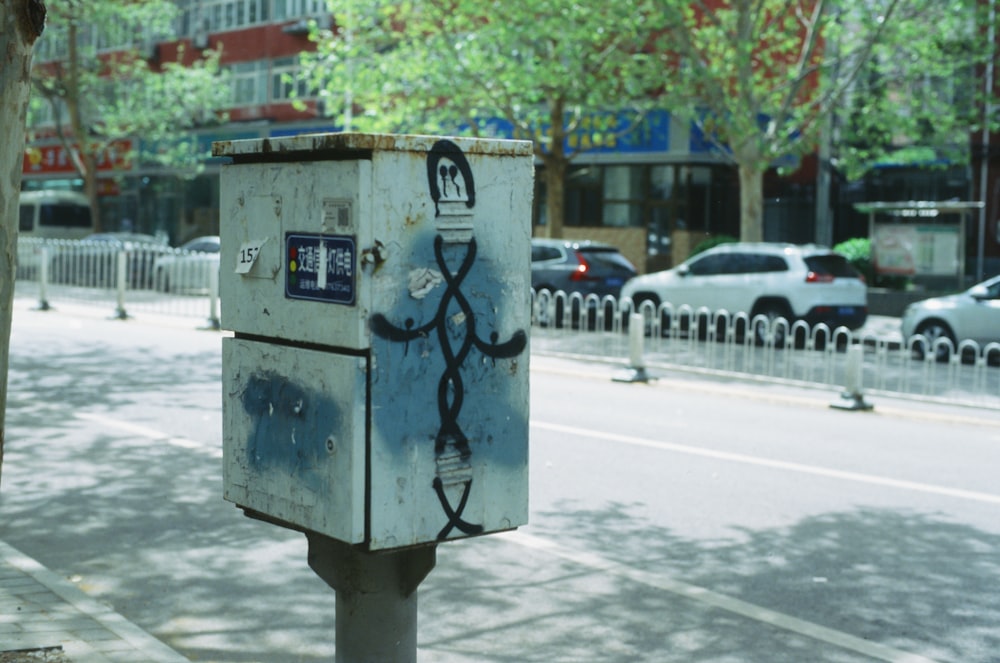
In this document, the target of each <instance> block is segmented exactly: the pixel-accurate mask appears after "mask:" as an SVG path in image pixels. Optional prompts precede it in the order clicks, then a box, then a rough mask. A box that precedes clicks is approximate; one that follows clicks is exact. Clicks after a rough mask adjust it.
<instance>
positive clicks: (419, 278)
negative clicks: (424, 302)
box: [410, 267, 444, 299]
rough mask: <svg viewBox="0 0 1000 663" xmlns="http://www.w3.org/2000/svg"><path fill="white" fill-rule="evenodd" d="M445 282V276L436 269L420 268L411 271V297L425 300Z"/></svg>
mask: <svg viewBox="0 0 1000 663" xmlns="http://www.w3.org/2000/svg"><path fill="white" fill-rule="evenodd" d="M443 282H444V276H442V275H441V272H439V271H438V270H436V269H431V268H430V267H420V268H418V269H414V270H411V271H410V297H413V298H414V299H423V298H424V297H426V296H427V295H429V294H430V293H431V291H432V290H434V288H436V287H437V286H438V285H440V284H441V283H443Z"/></svg>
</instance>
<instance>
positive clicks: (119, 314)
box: [115, 251, 128, 320]
mask: <svg viewBox="0 0 1000 663" xmlns="http://www.w3.org/2000/svg"><path fill="white" fill-rule="evenodd" d="M127 266H128V253H127V252H126V251H119V252H118V256H117V261H116V267H117V268H118V270H117V274H116V278H115V286H116V289H117V291H118V296H117V301H118V308H117V310H115V317H116V318H118V319H119V320H124V319H125V318H127V317H128V312H127V311H126V310H125V279H126V277H127V276H128V269H127Z"/></svg>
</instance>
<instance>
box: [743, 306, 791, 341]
mask: <svg viewBox="0 0 1000 663" xmlns="http://www.w3.org/2000/svg"><path fill="white" fill-rule="evenodd" d="M751 318H752V320H753V333H754V339H755V340H756V341H757V344H758V345H765V344H767V343H773V344H774V347H776V348H783V347H785V336H786V335H787V334H788V326H787V325H783V324H779V323H778V320H779V319H784V320H786V321H788V322H790V321H791V320H790V316H789V314H788V309H787V307H785V306H782V305H781V304H763V305H762V306H760V307H759V308H758V309H756V310H755V311H754V312H753V315H752V316H751Z"/></svg>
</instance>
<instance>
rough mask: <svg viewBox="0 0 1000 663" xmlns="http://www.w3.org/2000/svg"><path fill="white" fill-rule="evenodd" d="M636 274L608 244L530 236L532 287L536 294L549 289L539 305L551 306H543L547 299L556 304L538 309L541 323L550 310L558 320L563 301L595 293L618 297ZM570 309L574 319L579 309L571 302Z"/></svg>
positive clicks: (546, 319) (581, 298) (626, 260)
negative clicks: (576, 294) (571, 307)
mask: <svg viewBox="0 0 1000 663" xmlns="http://www.w3.org/2000/svg"><path fill="white" fill-rule="evenodd" d="M635 275H636V269H635V267H634V266H633V265H632V263H631V262H629V260H628V258H626V257H625V256H623V255H622V254H621V251H619V250H618V249H617V248H615V247H614V246H611V245H610V244H603V243H601V242H591V241H576V240H569V239H533V240H531V287H532V289H533V290H534V291H535V294H536V297H539V296H540V294H541V293H542V291H547V292H548V293H549V295H548V296H546V295H541V299H540V300H539V303H540V304H542V305H543V306H541V308H542V309H551V308H552V307H549V306H546V304H547V303H549V302H551V303H553V304H554V308H555V310H554V311H552V310H540V311H539V315H538V317H539V322H540V323H541V324H547V323H548V320H549V318H550V317H551V316H552V315H553V314H554V315H555V318H556V321H557V322H560V321H562V317H563V310H564V306H565V302H569V301H585V300H586V298H587V297H588V296H589V295H597V297H599V298H600V299H602V300H603V299H604V297H605V296H608V295H610V296H612V297H614V298H615V299H617V298H618V295H619V293H620V292H621V289H622V286H623V285H625V282H626V281H628V280H629V279H631V278H632V277H634V276H635ZM559 293H564V294H559ZM575 293H579V295H578V296H575ZM546 297H548V299H546ZM590 308H591V309H593V308H595V307H593V306H591V307H590ZM571 311H572V317H573V320H574V321H576V319H577V316H578V315H579V310H577V307H576V306H574V307H573V309H571ZM592 313H593V311H592Z"/></svg>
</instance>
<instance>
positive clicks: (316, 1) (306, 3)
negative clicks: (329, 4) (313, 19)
mask: <svg viewBox="0 0 1000 663" xmlns="http://www.w3.org/2000/svg"><path fill="white" fill-rule="evenodd" d="M325 12H326V0H274V20H276V21H284V20H286V19H291V18H304V17H309V16H319V15H321V14H323V13H325Z"/></svg>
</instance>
